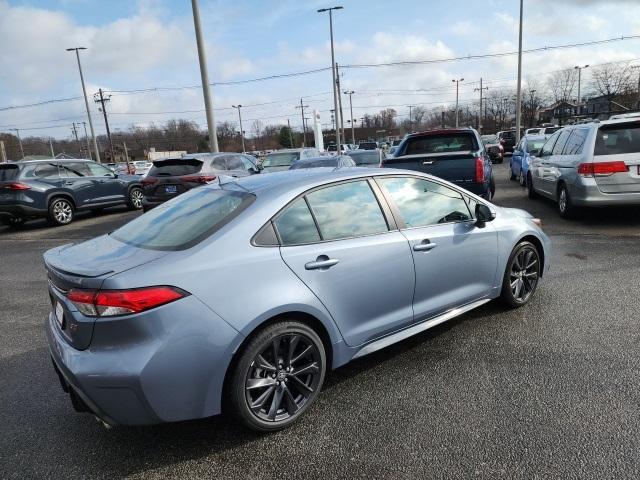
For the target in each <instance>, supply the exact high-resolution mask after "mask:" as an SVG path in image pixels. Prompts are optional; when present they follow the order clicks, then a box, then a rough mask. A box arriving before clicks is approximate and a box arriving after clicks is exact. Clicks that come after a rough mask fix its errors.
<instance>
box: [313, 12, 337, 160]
mask: <svg viewBox="0 0 640 480" xmlns="http://www.w3.org/2000/svg"><path fill="white" fill-rule="evenodd" d="M342 8H343V7H341V6H336V7H331V8H321V9H320V10H318V13H322V12H329V36H330V38H331V73H332V75H333V108H334V110H335V115H337V114H338V92H337V89H336V87H337V78H336V57H335V52H334V48H333V11H334V10H341V9H342ZM337 127H338V122H337V121H336V145H337V148H338V149H339V148H340V145H341V143H342V142H341V141H340V131H339V130H338V128H337Z"/></svg>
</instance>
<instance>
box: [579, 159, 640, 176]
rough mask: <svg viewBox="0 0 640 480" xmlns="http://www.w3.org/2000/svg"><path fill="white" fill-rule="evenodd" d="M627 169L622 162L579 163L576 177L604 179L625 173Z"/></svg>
mask: <svg viewBox="0 0 640 480" xmlns="http://www.w3.org/2000/svg"><path fill="white" fill-rule="evenodd" d="M628 171H629V167H628V166H627V164H626V163H624V162H622V161H616V162H594V163H581V164H580V165H578V175H582V176H585V177H594V176H595V177H606V176H608V175H613V174H614V173H625V172H628Z"/></svg>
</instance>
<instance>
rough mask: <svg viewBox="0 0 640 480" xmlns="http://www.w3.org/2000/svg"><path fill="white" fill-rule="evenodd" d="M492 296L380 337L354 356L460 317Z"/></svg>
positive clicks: (362, 354)
mask: <svg viewBox="0 0 640 480" xmlns="http://www.w3.org/2000/svg"><path fill="white" fill-rule="evenodd" d="M490 301H491V299H490V298H484V299H482V300H476V301H475V302H471V303H468V304H466V305H463V306H462V307H457V308H452V309H451V310H447V311H446V312H444V313H441V314H440V315H438V316H437V317H433V318H431V319H429V320H425V321H424V322H422V323H418V324H417V325H413V326H411V327H409V328H405V329H404V330H400V331H399V332H396V333H393V334H391V335H389V336H386V337H383V338H380V339H378V340H375V341H373V342H371V343H369V344H367V345H365V346H364V347H362V348H361V349H360V350H358V352H357V353H356V354H355V355H354V356H353V357H352V358H359V357H363V356H365V355H368V354H370V353H373V352H375V351H377V350H380V349H382V348H385V347H388V346H389V345H392V344H394V343H396V342H400V341H402V340H404V339H406V338H409V337H412V336H413V335H415V334H417V333H420V332H424V331H425V330H428V329H430V328H433V327H435V326H436V325H439V324H441V323H444V322H446V321H448V320H451V319H452V318H455V317H458V316H460V315H462V314H463V313H466V312H468V311H469V310H473V309H474V308H477V307H479V306H480V305H484V304H485V303H487V302H490Z"/></svg>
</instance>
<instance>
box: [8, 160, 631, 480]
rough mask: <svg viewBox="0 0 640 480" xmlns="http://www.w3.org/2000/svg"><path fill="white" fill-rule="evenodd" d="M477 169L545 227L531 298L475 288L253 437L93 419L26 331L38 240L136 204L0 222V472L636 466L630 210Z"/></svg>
mask: <svg viewBox="0 0 640 480" xmlns="http://www.w3.org/2000/svg"><path fill="white" fill-rule="evenodd" d="M507 161H508V159H507ZM495 175H496V180H497V190H496V198H495V203H497V204H499V205H504V206H509V207H517V208H524V209H526V210H528V211H530V212H531V213H532V214H534V215H536V216H538V217H540V218H542V219H543V221H544V224H545V227H544V228H545V230H546V232H547V233H548V234H549V235H550V236H551V238H552V241H553V247H554V251H553V257H552V260H551V262H552V263H551V269H550V270H549V272H547V274H545V276H544V278H543V279H542V282H541V285H540V288H539V290H538V292H537V295H536V297H535V299H534V300H533V302H532V303H531V304H530V305H528V306H526V307H524V308H522V309H520V310H515V311H506V310H504V309H503V308H502V307H501V306H500V305H499V304H495V303H489V304H487V305H486V306H484V307H482V308H480V309H478V310H475V311H472V312H470V313H468V314H466V315H464V316H463V317H460V318H459V319H456V320H454V321H452V322H450V323H447V324H444V325H441V326H439V327H437V328H435V329H433V330H430V331H428V332H426V333H425V334H422V335H419V336H417V337H414V338H411V339H409V340H408V341H405V342H402V343H400V344H396V345H394V346H392V347H390V348H387V349H385V350H382V351H380V352H377V353H374V354H372V355H371V356H369V357H364V358H362V359H360V360H357V361H355V362H353V363H351V364H349V365H347V366H346V367H343V368H340V369H338V370H337V371H334V372H332V373H330V374H329V376H328V379H327V382H326V385H325V388H324V390H323V393H322V394H321V395H320V397H319V399H318V402H317V404H316V405H315V406H314V407H313V408H312V409H311V410H310V411H309V412H308V414H307V415H306V416H305V417H304V418H302V419H301V421H300V422H298V423H297V424H295V425H294V426H293V427H292V428H290V429H288V430H285V431H283V432H280V433H277V434H273V435H268V436H259V435H256V434H253V433H249V432H247V431H245V430H242V429H240V428H239V427H237V426H236V425H235V424H234V423H233V422H231V421H229V420H227V419H225V418H213V419H209V420H205V421H195V422H185V423H180V424H168V425H162V426H156V427H146V428H114V429H112V430H105V429H104V428H103V427H101V426H100V425H99V424H98V423H97V422H94V421H93V420H92V418H91V417H90V416H88V415H80V414H76V413H75V412H74V411H73V409H72V407H71V405H70V402H69V401H68V398H67V396H66V395H65V394H64V393H63V392H62V390H61V388H60V386H59V384H58V381H57V378H56V377H55V374H54V372H53V369H52V368H51V363H50V359H49V357H48V350H47V346H46V343H45V340H44V334H43V328H42V322H43V319H44V318H45V316H46V315H47V313H48V311H49V308H50V304H49V300H48V297H47V292H46V281H45V277H44V269H43V267H42V259H41V254H42V252H43V251H45V250H46V249H48V248H51V247H53V246H56V245H60V244H63V243H69V242H78V241H81V240H82V239H86V238H90V237H93V236H96V235H99V234H102V233H106V232H109V231H111V230H113V229H114V228H116V227H117V226H119V225H121V224H122V223H124V222H126V221H127V220H129V219H131V218H133V217H135V216H136V215H139V213H137V212H129V211H127V210H126V209H124V208H118V209H112V210H107V211H106V212H105V213H104V214H102V215H99V216H92V215H83V216H79V217H78V219H77V221H76V222H75V223H74V224H71V225H68V226H66V227H61V228H49V227H47V226H46V223H45V222H44V221H35V222H30V223H28V224H27V225H26V226H25V227H24V228H22V229H20V230H13V231H11V230H8V229H5V228H0V249H1V251H2V260H3V261H2V268H3V276H2V287H1V288H2V299H3V303H4V306H3V309H2V310H3V313H2V318H0V338H2V342H0V385H2V388H1V389H0V402H2V405H3V407H2V408H1V409H0V422H1V425H2V426H3V435H2V436H1V437H0V452H2V454H1V455H0V458H1V461H0V477H2V478H24V477H43V476H64V477H69V478H76V477H86V476H91V477H109V478H113V477H120V476H131V477H133V478H161V477H177V476H184V477H194V478H195V477H201V476H204V475H207V476H210V477H214V478H247V477H252V478H274V477H276V476H280V475H289V476H293V477H295V478H310V477H320V476H321V477H323V478H344V477H373V478H380V477H417V476H421V477H423V478H445V477H446V478H468V477H472V476H478V477H484V478H532V477H536V476H538V477H540V478H558V477H566V478H612V477H616V478H620V477H625V478H637V477H638V475H639V474H640V461H639V460H638V455H637V445H638V442H639V441H640V414H639V413H638V409H637V406H638V404H640V393H639V392H638V388H637V386H638V380H637V378H638V373H639V371H640V359H639V358H638V355H637V346H638V342H639V341H640V333H639V330H638V326H637V305H638V300H637V298H638V285H639V284H640V269H639V268H638V265H640V251H639V249H638V243H639V241H640V211H639V210H638V209H625V210H616V211H611V210H604V211H587V212H584V213H583V214H582V215H581V216H580V217H579V218H578V219H576V220H572V221H566V220H562V219H560V218H559V217H558V215H557V213H556V212H555V210H554V205H553V204H552V203H550V202H547V201H543V200H536V201H532V200H528V199H527V198H526V195H525V193H524V191H523V190H522V189H521V188H520V187H519V186H518V185H517V183H515V182H508V181H507V180H506V178H507V166H506V165H501V166H497V167H496V168H495ZM381 281H383V280H382V279H381ZM253 288H260V286H259V285H255V286H253ZM248 296H249V297H250V292H248ZM176 321H179V319H176Z"/></svg>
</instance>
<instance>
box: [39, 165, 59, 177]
mask: <svg viewBox="0 0 640 480" xmlns="http://www.w3.org/2000/svg"><path fill="white" fill-rule="evenodd" d="M33 176H34V177H38V178H59V177H60V172H59V170H58V165H56V164H55V163H41V164H39V165H38V166H37V167H36V168H35V169H34V171H33Z"/></svg>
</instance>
